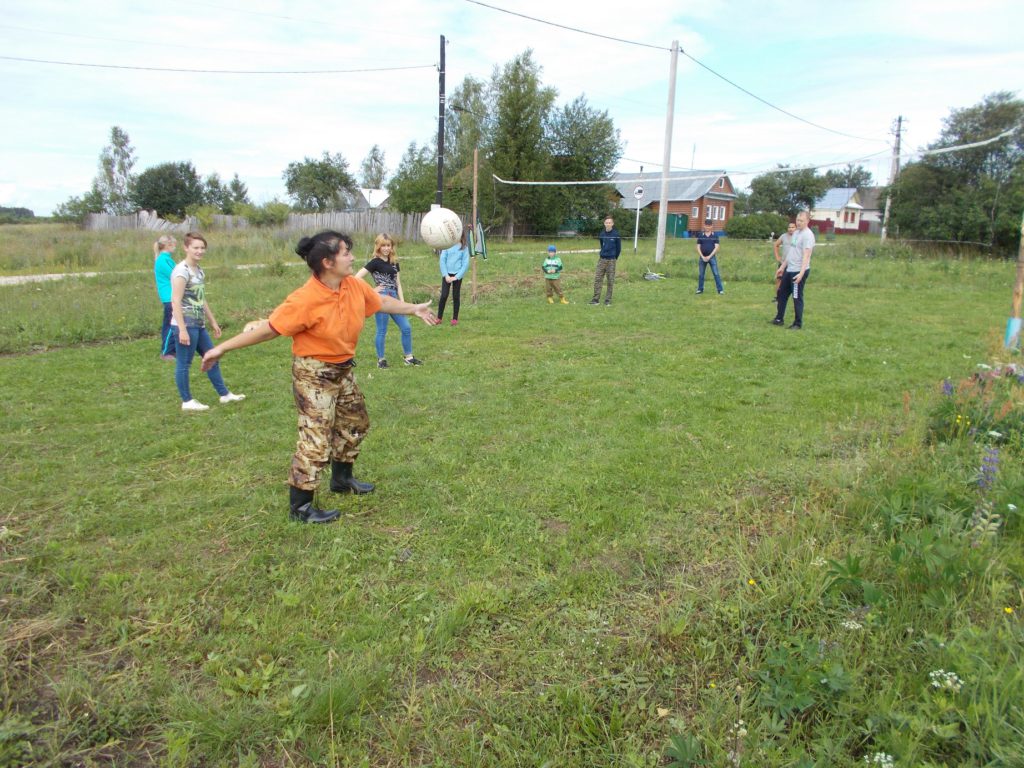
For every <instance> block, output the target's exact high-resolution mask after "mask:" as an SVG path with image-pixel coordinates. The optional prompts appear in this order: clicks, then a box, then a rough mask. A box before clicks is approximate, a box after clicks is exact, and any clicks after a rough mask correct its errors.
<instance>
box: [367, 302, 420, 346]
mask: <svg viewBox="0 0 1024 768" xmlns="http://www.w3.org/2000/svg"><path fill="white" fill-rule="evenodd" d="M381 295H382V296H390V297H391V298H393V299H397V298H398V291H392V290H385V291H381ZM389 317H390V318H391V319H392V320H394V321H395V325H397V326H398V329H399V330H400V331H401V332H402V352H404V353H405V356H406V357H412V326H410V325H409V318H408V317H406V316H405V315H389V314H388V313H387V312H378V313H377V314H375V315H374V316H373V318H374V320H376V321H377V335H376V336H375V337H374V339H373V343H374V345H375V346H376V347H377V359H378V360H380V359H381V358H383V357H384V339H385V338H386V337H387V335H388V318H389Z"/></svg>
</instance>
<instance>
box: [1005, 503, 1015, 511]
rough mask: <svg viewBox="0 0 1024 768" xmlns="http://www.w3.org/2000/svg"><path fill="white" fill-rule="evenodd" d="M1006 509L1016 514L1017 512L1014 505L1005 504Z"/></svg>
mask: <svg viewBox="0 0 1024 768" xmlns="http://www.w3.org/2000/svg"><path fill="white" fill-rule="evenodd" d="M1006 508H1007V509H1008V510H1010V511H1011V512H1016V511H1017V505H1016V504H1007V505H1006Z"/></svg>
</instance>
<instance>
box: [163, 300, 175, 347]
mask: <svg viewBox="0 0 1024 768" xmlns="http://www.w3.org/2000/svg"><path fill="white" fill-rule="evenodd" d="M163 305H164V321H163V323H162V324H161V326H160V354H161V355H173V354H174V353H175V350H177V345H178V331H177V329H174V330H172V329H171V302H169V301H165V302H163Z"/></svg>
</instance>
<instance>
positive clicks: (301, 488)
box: [203, 231, 440, 523]
mask: <svg viewBox="0 0 1024 768" xmlns="http://www.w3.org/2000/svg"><path fill="white" fill-rule="evenodd" d="M295 252H296V253H297V254H299V256H301V257H302V259H303V260H304V261H305V262H306V264H307V265H308V266H309V269H310V271H311V272H312V273H313V274H312V275H311V276H310V278H309V280H307V281H306V283H305V285H303V286H302V287H301V288H299V289H297V290H295V291H292V292H291V293H290V294H289V295H288V298H286V299H285V300H284V302H283V303H282V304H281V305H280V306H279V307H278V308H277V309H275V310H274V311H273V312H272V313H271V314H270V317H269V318H267V319H266V320H261V321H259V322H258V323H256V324H255V326H254V327H253V328H251V329H250V330H248V331H243V332H242V333H240V334H238V335H237V336H235V337H233V338H231V339H228V340H227V341H225V342H222V343H221V344H218V345H217V346H216V347H214V348H213V349H211V350H210V351H209V352H207V353H206V355H205V356H204V357H203V370H211V369H212V368H213V367H215V366H216V365H217V364H218V361H219V360H220V358H221V357H223V356H224V354H225V353H226V352H230V351H231V350H233V349H241V348H242V347H248V346H252V345H253V344H260V343H262V342H264V341H269V340H270V339H275V338H277V337H278V336H291V339H292V392H293V394H294V396H295V407H296V408H297V409H298V412H299V440H298V443H297V444H296V446H295V454H294V456H292V463H291V470H290V472H289V475H288V504H289V516H290V517H291V519H293V520H298V521H299V522H303V523H329V522H331V521H332V520H337V519H338V517H339V514H340V513H339V512H338V510H336V509H328V510H324V509H319V508H318V507H317V506H316V505H315V503H314V493H315V491H316V489H317V487H318V485H319V477H320V472H321V471H322V470H323V469H324V467H326V466H327V464H328V463H330V465H331V486H330V487H331V490H332V491H333V492H335V493H356V494H363V493H370V492H371V491H373V489H374V486H373V484H372V483H363V482H360V481H359V480H356V479H355V477H353V474H352V471H353V464H354V463H355V460H356V458H357V457H358V456H359V449H360V445H361V444H362V442H363V438H364V437H366V432H367V430H369V428H370V417H369V415H368V414H367V412H366V401H365V400H364V399H363V394H362V392H360V391H359V387H358V386H356V380H355V376H354V375H353V370H352V369H353V367H354V366H355V358H354V357H353V356H354V355H355V351H356V342H358V341H359V334H360V332H361V331H362V329H363V324H364V322H365V320H366V318H368V317H369V316H370V315H372V314H374V313H375V312H379V311H383V312H386V313H388V314H390V315H416V316H417V317H419V318H420V319H421V320H423V322H425V323H427V325H437V324H438V323H439V322H440V320H438V319H437V316H436V315H434V313H433V312H431V311H430V302H429V301H427V302H424V303H423V304H407V303H405V302H404V301H399V300H398V299H396V298H394V297H393V296H389V295H388V294H386V293H383V294H380V293H377V292H376V291H374V290H373V289H372V288H371V287H370V286H369V285H368V284H367V283H366V282H365V281H363V280H357V279H356V278H355V276H354V275H353V274H352V261H353V255H352V238H351V237H349V236H348V235H346V234H342V233H340V232H331V231H327V232H320V233H318V234H316V235H314V236H313V237H304V238H302V239H301V240H299V244H298V245H297V246H296V248H295Z"/></svg>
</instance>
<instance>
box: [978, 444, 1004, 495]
mask: <svg viewBox="0 0 1024 768" xmlns="http://www.w3.org/2000/svg"><path fill="white" fill-rule="evenodd" d="M998 473H999V449H998V448H987V449H986V450H985V456H984V458H982V460H981V469H979V470H978V490H979V491H981V493H982V494H985V493H987V492H988V491H989V490H990V489H991V488H992V486H993V485H994V484H995V482H996V475H997V474H998Z"/></svg>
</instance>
